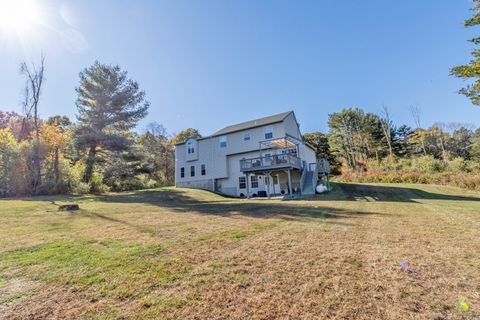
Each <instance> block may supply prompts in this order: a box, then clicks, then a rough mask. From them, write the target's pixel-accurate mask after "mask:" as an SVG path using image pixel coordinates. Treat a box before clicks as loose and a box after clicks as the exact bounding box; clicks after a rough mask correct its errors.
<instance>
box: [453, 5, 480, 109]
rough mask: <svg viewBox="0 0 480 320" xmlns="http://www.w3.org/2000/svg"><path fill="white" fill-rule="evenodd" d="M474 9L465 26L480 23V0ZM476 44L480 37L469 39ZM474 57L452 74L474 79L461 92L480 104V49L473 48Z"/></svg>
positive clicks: (454, 68)
mask: <svg viewBox="0 0 480 320" xmlns="http://www.w3.org/2000/svg"><path fill="white" fill-rule="evenodd" d="M472 11H473V12H475V13H474V15H473V17H472V18H470V19H468V20H466V21H465V23H464V25H465V27H474V26H477V25H480V0H474V6H473V8H472ZM469 41H470V42H472V43H473V44H475V45H479V44H480V37H475V38H473V39H470V40H469ZM472 57H473V59H472V60H470V63H469V64H466V65H461V66H456V67H453V68H452V69H451V74H452V75H454V76H456V77H458V78H462V79H464V80H473V83H470V84H468V85H467V86H465V87H464V88H462V89H460V90H459V93H461V94H463V95H465V96H467V97H468V98H469V99H470V100H471V101H472V103H473V104H474V105H477V106H479V105H480V49H474V50H472Z"/></svg>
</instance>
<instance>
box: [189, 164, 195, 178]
mask: <svg viewBox="0 0 480 320" xmlns="http://www.w3.org/2000/svg"><path fill="white" fill-rule="evenodd" d="M190 177H195V166H191V167H190Z"/></svg>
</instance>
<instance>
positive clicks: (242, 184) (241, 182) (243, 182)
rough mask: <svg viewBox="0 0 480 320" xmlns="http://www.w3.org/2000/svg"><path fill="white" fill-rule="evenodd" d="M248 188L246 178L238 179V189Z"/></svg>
mask: <svg viewBox="0 0 480 320" xmlns="http://www.w3.org/2000/svg"><path fill="white" fill-rule="evenodd" d="M246 187H247V182H246V180H245V177H238V188H240V189H245V188H246Z"/></svg>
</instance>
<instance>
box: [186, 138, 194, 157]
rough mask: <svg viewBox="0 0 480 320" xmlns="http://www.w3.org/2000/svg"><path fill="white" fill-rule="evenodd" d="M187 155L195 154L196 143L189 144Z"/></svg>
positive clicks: (189, 142)
mask: <svg viewBox="0 0 480 320" xmlns="http://www.w3.org/2000/svg"><path fill="white" fill-rule="evenodd" d="M187 153H188V154H192V153H195V143H194V142H193V141H188V142H187Z"/></svg>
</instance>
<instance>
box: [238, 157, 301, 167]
mask: <svg viewBox="0 0 480 320" xmlns="http://www.w3.org/2000/svg"><path fill="white" fill-rule="evenodd" d="M280 167H295V168H301V167H302V161H301V160H300V158H298V157H297V156H294V155H291V154H274V155H271V156H265V157H258V158H250V159H242V160H240V170H242V171H254V170H259V169H269V168H280Z"/></svg>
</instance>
